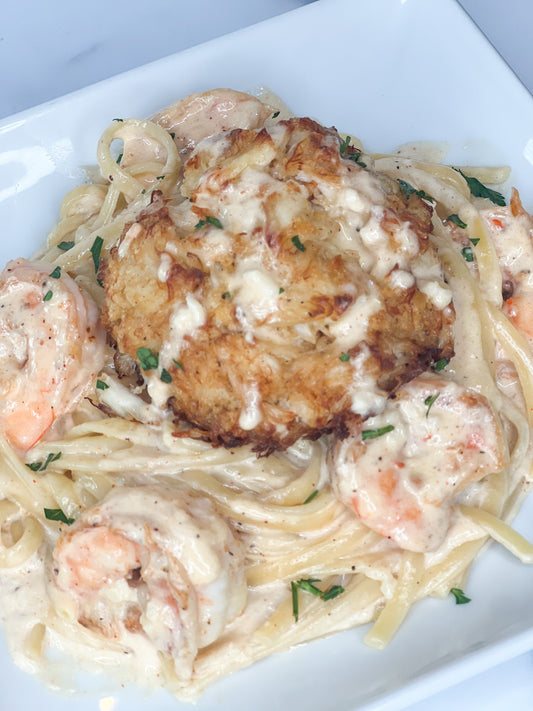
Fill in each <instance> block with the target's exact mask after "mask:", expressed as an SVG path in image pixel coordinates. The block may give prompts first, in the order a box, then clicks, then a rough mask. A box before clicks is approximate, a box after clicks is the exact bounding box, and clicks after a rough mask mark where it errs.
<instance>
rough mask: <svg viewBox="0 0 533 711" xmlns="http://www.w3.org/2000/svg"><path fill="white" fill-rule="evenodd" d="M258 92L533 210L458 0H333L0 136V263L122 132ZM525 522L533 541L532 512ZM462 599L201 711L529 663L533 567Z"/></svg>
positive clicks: (270, 672) (485, 61) (518, 154)
mask: <svg viewBox="0 0 533 711" xmlns="http://www.w3.org/2000/svg"><path fill="white" fill-rule="evenodd" d="M259 85H264V86H267V87H269V88H270V89H272V90H273V91H274V92H275V93H277V94H278V95H279V96H280V97H282V98H283V99H284V100H285V101H286V103H287V104H288V105H289V106H290V107H291V109H292V110H293V111H294V112H295V113H296V114H299V115H310V116H312V117H314V118H317V119H318V120H319V121H321V122H322V123H324V124H326V125H328V124H334V125H335V126H337V127H338V128H339V129H340V130H343V131H347V132H349V133H351V134H353V135H357V136H359V137H360V138H361V139H362V140H363V141H364V144H365V146H366V147H367V149H369V150H371V151H372V150H374V151H385V150H390V149H392V148H394V147H395V146H396V145H398V144H400V143H403V142H406V141H412V140H434V141H439V142H440V141H447V142H448V143H449V146H450V153H449V156H448V157H449V160H450V161H452V162H455V163H458V164H468V163H487V164H502V163H505V164H509V165H511V166H512V169H513V173H512V181H511V182H512V184H513V185H516V186H517V187H518V188H519V189H521V191H522V197H523V200H524V203H525V205H526V207H529V208H530V209H531V208H532V207H533V189H531V188H530V191H529V193H528V186H533V164H532V162H533V100H532V98H531V96H530V95H529V94H528V93H527V91H526V90H525V89H524V88H523V87H522V85H521V84H520V83H519V82H518V80H517V79H516V78H515V77H514V75H513V74H512V73H511V72H510V71H509V69H508V68H507V67H506V66H505V65H504V63H503V62H502V60H501V59H500V58H499V57H498V56H497V55H496V54H495V52H494V51H493V50H492V48H491V47H490V46H489V45H488V43H487V42H486V41H485V40H484V39H483V37H482V36H481V35H480V33H479V32H478V30H477V29H476V28H475V27H474V25H473V24H472V23H471V22H470V20H469V19H468V17H467V16H466V15H465V14H464V12H463V11H462V10H461V8H460V7H459V6H458V5H457V4H456V3H455V2H454V1H453V0H433V2H431V3H430V2H428V0H376V1H375V2H368V1H367V0H322V1H321V2H317V3H315V4H312V5H308V6H306V7H303V8H301V9H299V10H295V11H294V12H291V13H288V14H286V15H282V16H279V17H276V18H274V19H272V20H269V21H267V22H264V23H261V24H259V25H256V26H254V27H251V28H248V29H246V30H243V31H240V32H238V33H235V34H232V35H228V36H226V37H223V38H221V39H218V40H215V41H212V42H209V43H207V44H204V45H202V46H199V47H196V48H193V49H191V50H187V51H185V52H182V53H181V54H178V55H174V56H171V57H168V58H166V59H163V60H161V61H158V62H155V63H152V64H149V65H147V66H145V67H142V68H140V69H136V70H134V71H131V72H128V73H126V74H122V75H120V76H118V77H115V78H113V79H110V80H107V81H105V82H102V83H100V84H97V85H94V86H92V87H89V88H87V89H84V90H82V91H79V92H76V93H74V94H70V95H69V96H66V97H64V98H62V99H59V100H57V101H53V102H50V103H48V104H45V105H43V106H40V107H37V108H35V109H32V110H29V111H26V112H23V113H21V114H18V115H16V116H14V117H11V118H9V119H6V120H4V121H2V122H0V225H1V229H2V240H1V243H0V262H4V261H6V260H7V259H8V258H11V257H15V256H21V255H22V256H29V255H30V254H31V252H32V251H33V250H34V249H35V247H36V246H37V245H38V244H39V243H41V242H42V241H43V240H44V238H45V236H46V234H47V232H48V230H49V229H50V228H51V227H52V225H53V223H54V221H55V219H56V216H57V211H58V207H59V202H60V199H61V196H62V195H63V194H64V193H65V192H66V191H67V190H68V189H69V188H70V187H73V186H74V185H75V184H76V183H78V182H80V181H81V180H83V173H82V171H81V169H80V166H83V165H86V164H92V163H94V162H95V147H96V142H97V139H98V137H99V135H100V133H101V132H102V130H103V129H104V128H105V127H106V126H107V124H108V123H109V122H110V120H111V119H112V118H115V117H126V116H147V115H149V114H151V113H152V112H154V111H155V110H157V109H158V108H160V107H163V106H165V105H167V104H169V103H171V102H172V101H174V100H175V99H176V98H179V97H182V96H185V95H187V94H189V93H192V92H196V91H203V90H206V89H209V88H214V87H218V86H227V87H232V88H235V89H242V90H247V89H254V88H256V87H258V86H259ZM516 525H517V527H518V529H519V530H520V531H521V532H522V533H524V534H525V535H526V536H529V537H530V538H532V537H533V500H532V501H530V503H529V504H526V505H525V507H524V510H523V511H522V514H521V515H520V516H519V518H518V519H517V522H516ZM466 590H467V593H468V595H469V596H470V597H471V598H472V602H471V603H470V604H469V605H465V606H462V607H457V606H456V605H455V604H454V603H453V600H452V599H451V598H450V599H447V600H444V601H442V600H426V601H424V602H422V603H421V604H420V605H418V606H417V607H416V609H415V610H413V611H412V613H411V614H410V615H409V617H408V619H407V621H406V623H405V624H404V626H403V627H402V628H401V630H400V632H399V633H398V635H397V636H396V638H395V639H394V640H393V642H392V644H391V645H390V646H389V647H388V648H387V649H386V650H384V651H380V652H378V651H375V650H371V649H368V648H366V647H365V646H364V645H363V643H362V637H363V633H364V630H354V631H349V632H346V633H343V634H341V635H337V636H334V637H332V638H329V639H326V640H321V641H318V642H315V643H312V644H310V645H307V646H305V647H300V648H297V649H295V650H293V651H291V652H289V653H285V654H281V655H277V656H274V657H272V658H270V659H267V660H265V661H263V662H260V663H258V664H256V665H255V666H253V667H252V668H250V669H247V670H244V671H241V672H238V673H236V674H234V675H232V676H231V677H229V678H228V679H225V680H223V681H221V682H219V683H218V684H216V685H215V686H214V687H213V688H212V689H210V690H209V691H208V692H207V693H206V694H205V696H204V698H203V699H202V701H201V702H200V703H199V705H198V706H196V707H195V708H196V711H207V709H210V710H212V709H220V710H221V711H229V710H230V709H231V711H245V710H246V711H249V709H252V708H253V709H256V710H257V711H262V710H265V711H266V710H267V709H273V708H277V709H288V708H296V707H298V708H305V710H306V711H324V710H325V709H335V710H336V711H353V710H354V709H365V710H369V709H378V708H379V709H380V710H381V711H386V710H388V711H392V710H393V709H400V708H404V707H405V706H406V705H408V704H410V703H413V702H415V701H416V700H418V699H421V698H423V697H424V696H426V695H429V694H431V693H434V692H436V691H438V690H440V689H442V688H444V687H446V686H448V685H449V684H451V683H454V682H456V681H459V680H461V679H464V678H466V677H468V676H470V675H471V674H474V673H476V672H478V671H481V670H482V669H486V668H487V667H489V666H490V665H492V664H496V663H498V662H500V661H503V660H504V659H506V658H509V657H511V656H512V655H514V654H519V653H520V652H522V651H524V650H526V649H530V648H533V594H532V593H533V568H528V567H526V566H523V565H521V564H520V563H519V562H517V561H516V560H514V559H513V558H512V557H511V556H510V555H508V554H507V553H506V552H505V551H502V550H500V549H498V548H497V547H495V546H492V547H491V548H490V549H489V550H487V551H486V552H485V553H484V555H483V556H482V557H481V559H479V560H478V561H476V563H475V564H474V566H473V569H472V573H471V576H470V578H469V580H468V583H467V586H466ZM0 688H1V689H2V708H9V709H11V710H12V711H16V710H18V709H21V710H22V709H28V708H38V707H40V706H42V707H44V708H46V707H48V706H50V707H52V705H53V708H54V709H55V711H66V710H67V709H68V711H70V710H71V708H72V701H71V700H70V699H66V698H63V697H57V698H56V697H55V696H54V697H52V696H51V695H50V693H49V692H48V691H45V690H44V689H43V688H42V687H41V686H40V685H39V684H38V682H37V681H35V680H34V679H32V678H28V677H27V676H26V675H25V674H23V673H22V672H19V671H18V670H17V669H15V668H14V667H13V665H12V663H11V662H10V661H9V657H8V654H7V651H6V649H5V646H4V645H0ZM112 693H113V696H114V698H115V700H116V701H117V704H116V707H117V708H118V709H128V711H141V709H146V708H150V709H153V711H170V710H171V709H172V711H177V709H178V708H182V707H181V706H180V704H179V703H177V702H176V701H175V699H173V698H172V697H170V696H169V695H167V694H165V693H158V694H156V695H154V696H151V697H149V698H146V697H145V696H143V695H142V694H141V695H140V694H139V693H138V691H137V690H135V689H123V690H120V691H119V692H116V693H115V692H112ZM101 695H102V694H101V693H100V694H98V693H96V692H95V693H94V694H89V695H84V696H83V697H82V698H79V699H77V700H76V709H77V710H78V711H89V709H90V710H91V711H94V710H96V709H98V708H104V707H105V706H104V705H102V706H100V705H99V698H100V696H101ZM107 708H113V704H111V705H110V706H108V707H107ZM183 708H185V707H183Z"/></svg>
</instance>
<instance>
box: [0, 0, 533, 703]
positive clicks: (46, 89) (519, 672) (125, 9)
mask: <svg viewBox="0 0 533 711" xmlns="http://www.w3.org/2000/svg"><path fill="white" fill-rule="evenodd" d="M310 1H311V0H193V1H192V2H185V0H151V2H150V3H149V4H148V5H140V4H139V5H138V6H136V5H135V3H131V2H130V1H129V2H126V1H125V0H92V2H91V3H84V4H83V5H81V4H80V5H78V4H77V3H67V2H66V0H48V1H47V2H46V3H35V2H34V0H15V1H14V2H9V3H7V2H6V3H4V5H3V7H2V16H1V19H0V67H1V72H0V118H2V117H4V116H8V115H10V114H12V113H15V112H17V111H21V110H23V109H26V108H30V107H32V106H35V105H37V104H39V103H42V102H43V101H47V100H49V99H53V98H55V97H57V96H61V95H62V94H65V93H67V92H69V91H73V90H75V89H79V88H82V87H84V86H87V85H89V84H92V83H93V82H95V81H99V80H100V79H105V78H107V77H108V76H112V75H114V74H117V73H119V72H122V71H124V70H127V69H132V68H134V67H137V66H140V65H142V64H145V63H146V62H149V61H152V60H155V59H159V58H160V57H163V56H166V55H168V54H172V53H174V52H177V51H179V50H181V49H185V48H186V47H190V46H193V45H195V44H198V43H199V42H202V41H204V40H207V39H212V38H214V37H217V36H220V35H223V34H226V33H227V32H231V31H233V30H236V29H239V28H242V27H246V26H248V25H251V24H253V23H255V22H258V21H260V20H263V19H266V18H268V17H271V16H274V15H277V14H280V13H282V12H287V11H290V10H292V9H294V8H297V7H299V6H301V5H305V4H307V2H310ZM374 1H376V0H374ZM430 1H431V0H427V2H430ZM460 2H461V5H462V6H463V7H464V8H465V10H466V11H467V12H468V13H469V14H470V16H471V17H472V19H473V20H474V21H475V22H476V24H477V25H478V26H479V28H480V29H481V30H482V31H483V32H484V33H485V35H486V36H487V38H488V39H489V40H490V42H491V43H492V44H493V46H494V47H495V48H496V49H497V51H498V52H499V53H500V54H501V55H502V57H503V58H504V59H505V60H506V61H507V63H508V64H509V65H510V66H511V68H512V69H513V70H514V71H515V73H516V74H517V76H518V77H519V78H520V79H521V81H522V82H523V83H524V84H525V86H526V87H527V88H528V89H529V91H530V92H531V93H533V61H532V60H533V47H532V45H531V27H533V1H532V0H505V1H504V0H460ZM136 7H138V8H139V11H138V12H136V11H132V8H134V9H135V8H136ZM140 8H142V10H141V9H140ZM147 38H148V39H147ZM137 39H138V40H139V41H137ZM0 706H1V702H0ZM74 706H75V704H74ZM450 709H454V711H503V710H505V711H508V710H509V711H531V710H532V709H533V653H527V654H523V655H521V656H519V657H517V658H515V659H512V660H510V661H508V662H506V663H504V664H501V665H500V666H497V667H495V668H494V669H491V670H489V671H487V672H485V673H483V674H480V675H478V676H476V677H474V678H472V679H469V680H468V681H464V682H461V683H460V684H457V685H456V686H454V687H452V688H450V689H448V690H446V691H444V692H441V693H440V694H438V695H436V696H433V697H431V698H430V699H427V700H425V701H422V702H420V703H418V704H416V705H414V706H411V707H410V711H430V710H431V711H450ZM384 711H386V709H385V707H384Z"/></svg>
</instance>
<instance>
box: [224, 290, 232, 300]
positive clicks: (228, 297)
mask: <svg viewBox="0 0 533 711" xmlns="http://www.w3.org/2000/svg"><path fill="white" fill-rule="evenodd" d="M222 298H223V299H231V292H230V291H225V292H224V293H223V294H222Z"/></svg>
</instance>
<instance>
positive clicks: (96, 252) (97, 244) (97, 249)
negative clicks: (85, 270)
mask: <svg viewBox="0 0 533 711" xmlns="http://www.w3.org/2000/svg"><path fill="white" fill-rule="evenodd" d="M103 244H104V240H103V239H102V238H101V237H95V240H94V242H93V244H92V247H91V250H90V252H91V254H92V256H93V264H94V271H95V273H96V272H98V270H99V269H100V255H101V253H102V247H103Z"/></svg>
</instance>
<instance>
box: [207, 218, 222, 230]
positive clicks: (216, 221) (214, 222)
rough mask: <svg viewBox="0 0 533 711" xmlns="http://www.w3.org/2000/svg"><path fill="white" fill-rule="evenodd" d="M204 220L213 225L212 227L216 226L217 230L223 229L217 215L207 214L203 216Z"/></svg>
mask: <svg viewBox="0 0 533 711" xmlns="http://www.w3.org/2000/svg"><path fill="white" fill-rule="evenodd" d="M205 221H206V222H208V223H209V224H210V225H213V227H217V228H218V229H219V230H223V229H224V227H223V225H222V222H220V220H219V219H218V217H213V216H212V215H207V217H206V218H205Z"/></svg>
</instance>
